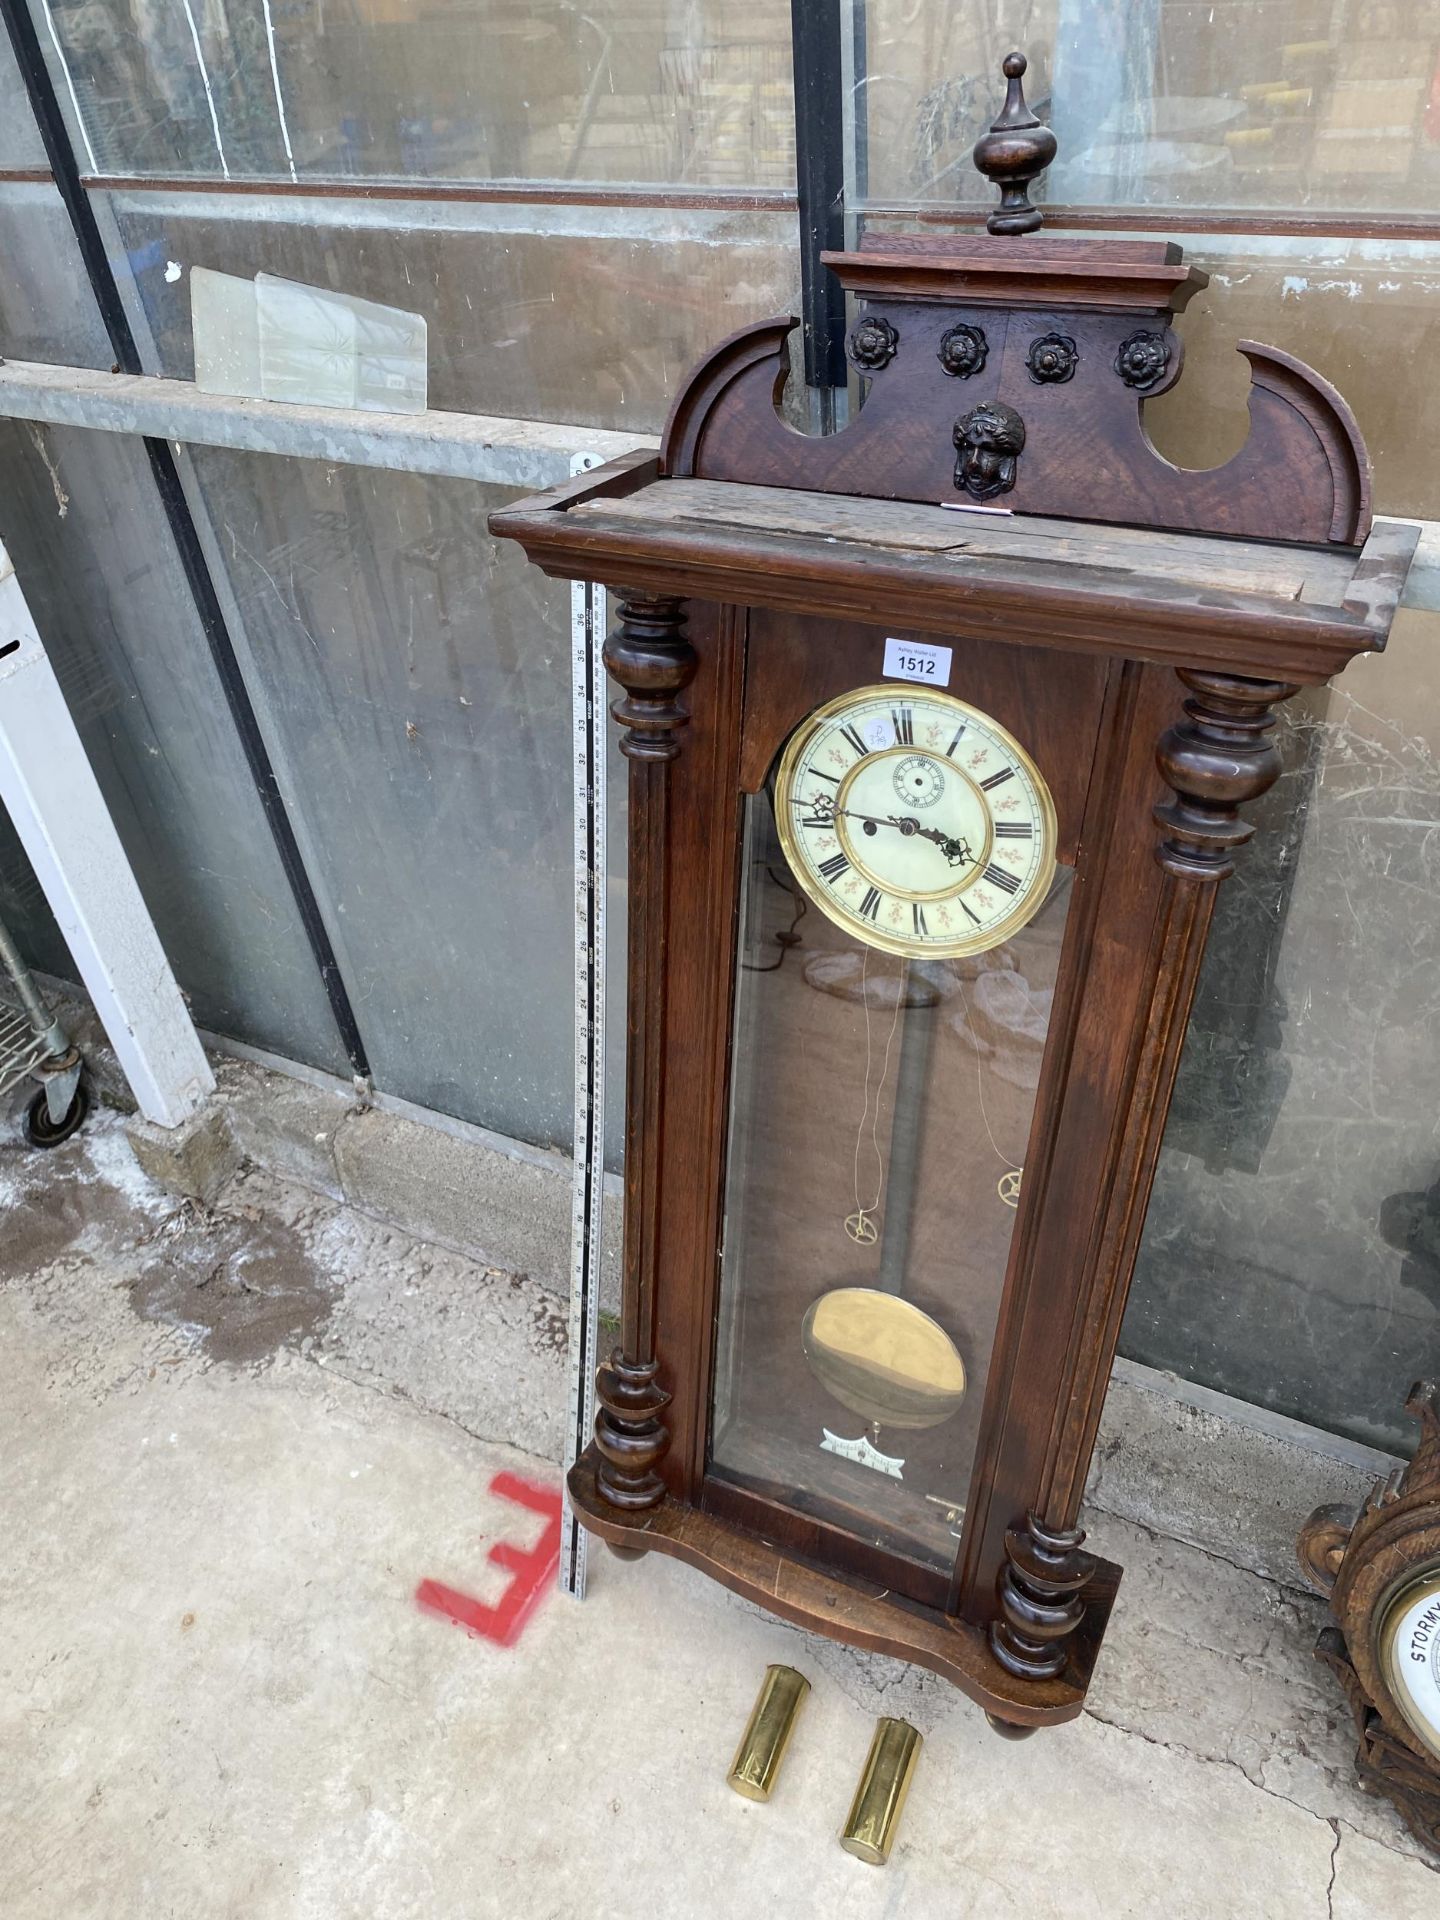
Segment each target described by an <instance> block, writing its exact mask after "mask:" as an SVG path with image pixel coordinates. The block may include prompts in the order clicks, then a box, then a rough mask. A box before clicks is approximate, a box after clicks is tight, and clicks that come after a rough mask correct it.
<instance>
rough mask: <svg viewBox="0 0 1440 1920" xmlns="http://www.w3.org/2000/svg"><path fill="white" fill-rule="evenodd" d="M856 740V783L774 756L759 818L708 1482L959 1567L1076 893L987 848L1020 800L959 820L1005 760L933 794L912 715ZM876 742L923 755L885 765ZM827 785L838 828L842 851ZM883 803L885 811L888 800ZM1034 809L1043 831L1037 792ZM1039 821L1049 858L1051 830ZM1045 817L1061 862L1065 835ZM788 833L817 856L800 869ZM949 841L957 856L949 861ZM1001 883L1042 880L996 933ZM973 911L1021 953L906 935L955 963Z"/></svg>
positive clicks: (933, 779)
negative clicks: (996, 877)
mask: <svg viewBox="0 0 1440 1920" xmlns="http://www.w3.org/2000/svg"><path fill="white" fill-rule="evenodd" d="M837 704H838V703H837ZM824 711H825V710H822V715H821V716H816V718H817V720H820V719H821V718H822V716H823V713H824ZM981 717H983V716H977V718H981ZM839 718H840V719H841V720H842V721H843V719H844V716H843V715H842V716H839ZM922 718H923V716H922ZM854 724H855V726H856V728H857V733H856V738H857V741H858V743H859V744H858V745H856V746H854V747H852V748H851V749H850V751H851V752H852V754H853V757H854V759H855V761H856V762H857V763H862V764H861V765H860V769H859V770H858V771H856V772H855V773H854V774H853V776H852V773H851V770H850V768H849V767H847V766H846V765H845V764H844V762H843V761H842V759H841V754H842V753H843V752H844V751H845V743H844V741H843V739H842V740H841V741H840V743H839V747H838V749H837V751H836V752H835V753H834V754H833V755H829V757H827V755H828V751H829V750H828V748H827V747H826V741H825V738H824V737H823V736H822V737H821V738H820V739H819V741H818V745H817V741H816V739H815V738H814V736H813V734H812V735H811V736H808V737H807V739H806V741H805V742H803V743H802V745H801V747H800V748H799V749H795V750H787V760H789V761H792V762H795V761H796V760H797V754H798V766H799V771H798V773H796V774H795V777H794V778H793V779H791V780H788V781H787V780H786V779H785V778H784V777H777V778H776V780H775V781H773V782H772V785H771V788H770V789H769V790H767V791H765V792H762V793H760V794H758V795H756V796H754V797H752V798H750V799H749V800H748V801H747V802H746V818H745V837H744V871H743V878H742V900H741V913H740V932H739V946H740V951H739V967H738V973H737V987H736V999H735V1017H734V1027H733V1040H732V1049H733V1057H732V1063H731V1111H730V1128H729V1153H728V1163H727V1174H726V1190H725V1209H724V1238H723V1243H722V1255H721V1279H720V1308H719V1324H718V1330H717V1331H718V1338H717V1346H716V1361H715V1375H714V1388H713V1400H712V1407H711V1426H710V1446H709V1467H708V1470H709V1473H710V1475H711V1476H712V1477H713V1478H718V1479H720V1480H722V1481H725V1482H728V1483H730V1484H731V1485H734V1486H738V1487H740V1488H743V1489H748V1490H750V1491H751V1492H753V1493H755V1494H757V1495H760V1496H763V1497H764V1498H765V1499H767V1500H771V1501H778V1502H780V1503H781V1504H783V1505H784V1506H786V1507H788V1508H789V1509H791V1510H793V1511H795V1512H796V1513H798V1514H802V1515H805V1516H807V1517H808V1518H810V1519H813V1520H816V1521H819V1522H821V1523H822V1524H827V1525H829V1526H833V1527H836V1528H839V1529H842V1530H843V1531H844V1532H846V1533H847V1534H849V1535H851V1536H853V1537H855V1538H857V1539H859V1540H860V1541H861V1542H863V1543H865V1544H866V1545H867V1546H874V1547H879V1548H882V1549H885V1550H887V1552H888V1553H889V1554H891V1555H899V1556H900V1557H901V1558H902V1559H904V1560H908V1561H911V1562H919V1563H921V1565H922V1566H923V1567H926V1568H931V1569H935V1570H948V1569H949V1567H950V1566H951V1565H952V1564H953V1562H954V1559H955V1555H956V1551H957V1543H958V1540H959V1537H960V1534H961V1531H962V1528H963V1524H964V1506H965V1500H966V1492H967V1487H968V1483H969V1479H970V1471H971V1466H972V1463H973V1459H974V1453H975V1446H976V1439H977V1435H978V1431H979V1421H980V1409H981V1403H982V1401H983V1398H984V1392H985V1383H986V1375H987V1368H988V1363H989V1355H990V1350H991V1346H992V1343H993V1339H994V1333H995V1325H996V1318H997V1314H998V1310H999V1302H1000V1296H1001V1291H1002V1288H1003V1284H1004V1278H1005V1270H1006V1263H1007V1260H1008V1256H1009V1251H1010V1241H1011V1236H1012V1233H1013V1231H1014V1227H1015V1222H1016V1219H1017V1204H1018V1199H1019V1192H1020V1188H1021V1184H1022V1179H1023V1163H1024V1158H1025V1151H1026V1145H1027V1140H1028V1135H1029V1130H1030V1122H1031V1116H1032V1113H1033V1110H1034V1104H1035V1094H1036V1087H1037V1083H1038V1079H1039V1072H1040V1061H1041V1055H1042V1052H1043V1049H1044V1045H1045V1037H1046V1032H1047V1028H1048V1024H1049V1015H1050V1005H1051V998H1052V994H1053V989H1054V984H1055V976H1056V969H1057V964H1058V960H1059V955H1060V947H1061V942H1062V938H1063V934H1064V927H1065V919H1066V909H1067V903H1068V897H1069V882H1070V875H1069V873H1068V871H1067V870H1066V869H1064V868H1059V869H1056V868H1055V867H1054V864H1053V858H1052V859H1050V860H1048V861H1047V862H1045V863H1044V865H1043V868H1041V869H1037V866H1036V855H1035V851H1034V848H1033V846H1032V845H1031V844H1030V842H1029V841H1028V840H1027V839H1026V838H1025V836H1024V835H1022V834H1021V833H1019V832H1018V831H1017V832H1015V833H1014V834H1013V836H1003V835H1002V837H1000V838H999V839H993V841H986V842H985V843H984V844H982V839H981V833H982V828H981V821H980V816H981V813H982V812H983V813H984V817H985V819H986V820H988V821H990V823H991V827H992V828H993V826H994V825H995V823H997V822H998V823H999V824H1001V825H1002V826H1003V825H1005V824H1007V823H1009V824H1011V825H1013V824H1014V823H1015V822H1018V821H1021V820H1024V819H1026V818H1029V817H1031V816H1030V814H1029V813H1027V811H1026V809H1027V807H1028V806H1029V804H1030V803H1029V802H1025V803H1024V804H1021V803H1020V802H1019V801H1018V800H1017V801H1016V802H1015V804H1014V806H1013V808H1012V810H1011V811H1010V812H1009V813H1006V814H1003V815H1002V814H1001V813H1000V812H999V811H998V810H992V809H991V808H990V807H989V805H988V804H987V805H986V806H985V807H983V808H982V807H980V805H979V803H974V802H972V799H971V793H972V790H973V791H976V792H979V793H980V794H981V795H982V796H986V795H987V790H986V786H985V782H986V781H987V780H989V781H990V782H991V786H990V789H989V793H990V794H994V793H997V792H999V791H1000V789H999V787H998V785H997V784H996V780H995V774H996V771H998V769H999V767H1000V766H1001V765H1002V764H1008V762H1006V761H1005V760H1004V756H1003V755H1002V756H1001V759H1000V760H998V761H997V759H995V758H994V757H993V753H992V757H991V758H989V759H986V758H984V757H983V756H984V754H985V752H986V748H985V746H984V745H983V743H982V744H981V746H980V748H979V751H978V752H975V753H973V754H972V757H973V758H974V760H975V766H974V768H973V769H967V766H966V763H965V762H964V761H962V760H961V759H960V758H959V756H958V753H957V756H956V759H955V762H954V764H953V765H952V763H951V762H950V761H948V760H946V759H944V757H943V754H942V752H941V751H940V750H939V749H935V750H934V751H933V752H932V753H931V755H930V758H931V759H932V761H933V762H934V766H933V769H932V768H931V767H928V766H926V765H924V764H923V762H924V760H925V758H926V755H925V752H924V747H925V732H924V728H923V726H920V727H919V728H918V731H917V724H918V723H917V721H916V719H915V718H914V717H913V716H912V717H911V718H910V719H909V720H906V719H905V717H904V716H896V717H895V718H894V720H893V722H892V721H889V720H886V721H884V722H881V721H879V720H875V719H873V717H872V720H871V721H870V722H869V723H867V722H866V720H865V719H864V716H861V717H860V719H859V720H858V721H856V722H855V723H854ZM867 724H868V725H869V726H870V731H869V732H867V731H866V727H867ZM885 725H891V726H892V728H893V729H894V730H897V731H898V733H899V734H900V735H902V736H903V735H906V734H907V733H908V735H909V737H908V738H905V737H900V738H897V739H895V740H887V737H886V736H885V733H884V727H885ZM944 732H945V733H946V735H947V738H945V739H944V740H942V741H941V746H942V747H943V746H946V745H949V739H948V733H949V728H948V726H947V727H946V728H945V729H944ZM935 738H937V739H939V738H940V730H938V729H937V730H936V731H935ZM1003 738H1005V739H1008V736H1003ZM974 739H975V736H974V735H973V734H972V736H971V740H972V742H973V741H974ZM1012 745H1013V743H1012ZM902 749H907V751H902ZM908 749H915V750H914V751H908ZM994 752H999V749H998V748H996V749H994ZM807 755H808V756H809V757H808V760H807V758H806V756H807ZM1021 758H1022V759H1023V758H1024V756H1023V755H1021ZM832 759H833V769H832V768H831V760H832ZM914 763H920V764H914ZM1025 764H1026V766H1028V765H1029V763H1028V761H1027V762H1026V763H1025ZM807 768H809V769H810V771H808V772H807ZM832 770H833V773H834V775H835V780H834V783H833V792H834V793H839V794H840V795H841V798H840V801H839V803H838V804H839V806H840V809H841V812H840V815H839V816H838V817H836V818H834V819H833V820H832V825H831V830H830V831H829V833H828V834H827V832H826V829H825V824H824V816H825V804H824V801H823V795H824V794H825V793H826V791H831V790H832V789H831V788H830V787H829V786H827V780H826V778H825V773H826V772H827V771H832ZM781 771H782V776H783V774H784V771H785V769H784V767H783V766H782V770H781ZM792 771H793V768H792ZM1020 772H1023V769H1019V768H1018V767H1017V780H1018V778H1019V774H1020ZM1030 772H1031V773H1032V774H1033V773H1034V769H1033V768H1031V769H1030ZM817 774H818V775H819V777H815V776H816V775H817ZM886 781H889V782H891V784H892V785H893V786H894V788H895V793H896V795H897V796H898V797H897V798H896V799H895V800H894V801H893V802H892V801H891V800H890V799H889V798H884V799H882V798H881V797H880V796H881V795H882V791H883V792H885V793H887V794H888V791H889V790H888V788H886V787H885V786H884V782H886ZM962 781H963V784H964V792H963V793H962V792H961V791H960V788H961V785H962ZM907 783H908V784H907ZM1034 784H1035V787H1036V789H1037V790H1038V793H1039V794H1040V795H1043V797H1044V802H1045V805H1047V806H1048V804H1049V802H1048V795H1047V794H1045V793H1044V787H1043V782H1042V781H1040V780H1039V778H1038V775H1036V777H1035V783H1034ZM937 787H945V788H946V789H947V792H948V795H949V797H948V799H947V798H945V797H943V796H942V797H940V798H938V799H937V798H936V797H935V789H936V788H937ZM817 795H818V796H822V803H821V808H820V813H819V815H817V814H816V811H815V809H814V807H813V805H812V801H813V799H814V798H815V797H816V796H817ZM907 795H908V796H909V797H908V798H907ZM867 796H868V797H867ZM1033 798H1034V796H1032V799H1033ZM852 799H854V800H855V802H856V804H854V805H849V804H848V802H849V801H850V800H852ZM987 799H988V796H987ZM932 801H933V804H932ZM836 804H837V803H836V802H835V800H834V799H833V798H832V801H831V803H830V810H831V813H832V815H833V814H834V809H835V806H836ZM1034 804H1035V807H1036V808H1038V807H1039V800H1038V799H1035V801H1034ZM947 806H948V807H949V809H950V815H951V816H953V820H951V819H950V818H949V816H947V821H945V822H942V827H941V829H940V830H938V831H937V832H936V833H935V834H933V835H931V837H930V840H929V842H928V844H927V842H926V841H925V839H924V837H923V836H922V835H920V833H919V831H918V829H914V828H911V827H909V826H907V825H906V822H907V821H908V820H910V819H911V818H912V817H913V818H914V819H916V820H918V821H919V822H920V823H921V824H922V825H924V824H927V823H928V822H929V821H931V820H932V819H940V818H941V816H942V815H944V814H945V810H946V807H947ZM781 808H784V809H786V812H785V813H784V814H783V815H782V819H781V820H780V821H779V822H777V817H776V816H777V810H778V809H781ZM966 809H969V812H967V811H966ZM847 815H848V816H850V818H849V819H848V821H847V819H846V816H847ZM972 816H973V817H972ZM1034 818H1035V820H1036V827H1035V833H1036V834H1037V835H1038V834H1039V833H1041V832H1043V831H1044V830H1045V823H1044V821H1043V820H1042V819H1041V817H1040V814H1039V813H1038V812H1036V813H1035V814H1034ZM817 819H818V820H819V824H818V825H816V824H811V825H809V826H806V825H805V824H804V823H805V822H811V823H814V822H816V821H817ZM866 820H871V821H874V822H875V823H876V824H875V825H874V827H873V828H871V827H867V826H866V824H865V822H866ZM1049 820H1050V826H1049V832H1050V835H1051V844H1052V846H1053V812H1052V813H1051V814H1050V816H1049ZM947 822H948V823H947ZM842 828H847V831H845V832H844V833H842V832H841V829H842ZM797 834H799V835H807V834H808V836H809V838H808V840H806V841H804V842H803V843H802V844H800V845H797ZM867 836H868V837H867ZM962 841H963V843H964V845H965V848H966V855H967V858H966V859H965V860H957V859H955V858H954V854H953V849H954V848H955V847H956V846H957V845H958V844H960V843H961V842H962ZM942 842H948V843H949V847H950V849H951V850H952V851H949V852H947V849H946V845H945V844H942ZM902 843H903V844H902ZM831 846H833V848H834V850H833V851H830V850H829V849H830V847H831ZM842 853H848V854H849V855H850V856H851V857H852V858H853V861H854V863H855V864H857V865H858V866H860V867H861V868H862V869H863V870H862V871H861V872H860V873H859V875H858V876H857V877H856V879H855V882H854V884H853V885H852V886H851V887H850V890H849V892H848V893H846V894H843V895H841V896H840V897H839V898H838V899H837V900H836V901H835V902H834V903H832V902H831V901H830V900H829V899H828V898H827V896H826V895H825V894H824V893H823V892H822V890H821V889H822V886H823V884H824V874H825V872H826V871H827V870H830V871H832V872H833V870H834V863H835V861H836V859H837V858H838V857H839V856H840V855H841V854H842ZM922 855H923V856H924V859H923V860H922ZM994 858H1000V859H1001V860H1002V863H1003V864H1002V866H1001V869H1000V871H1001V873H1002V876H1003V874H1004V873H1005V872H1008V871H1014V872H1016V873H1025V874H1031V875H1032V876H1033V877H1034V879H1035V884H1036V885H1037V887H1038V889H1039V893H1038V897H1037V898H1036V899H1035V900H1034V901H1032V903H1031V917H1029V918H1028V920H1026V921H1025V923H1024V924H1022V925H1018V926H1016V925H1014V919H1015V916H1014V915H1013V914H1009V912H1008V910H1009V904H1010V902H1011V900H1012V899H1013V897H1014V893H1015V892H1017V891H1018V888H1017V889H1014V890H1008V889H1007V888H1006V886H1005V885H1004V883H1003V877H1002V880H1001V882H1000V883H999V884H993V883H992V884H990V885H989V886H988V888H987V887H986V882H985V879H984V871H985V868H986V867H988V866H990V865H992V864H993V860H994ZM927 861H928V864H926V862H927ZM1026 861H1028V862H1029V864H1028V866H1027V865H1026ZM906 862H908V863H909V864H908V865H906V864H904V863H906ZM982 862H983V863H984V864H983V866H982ZM970 867H973V868H974V871H973V872H970V871H969V870H968V869H969V868H970ZM848 879H849V876H848V875H842V878H841V881H840V883H839V884H842V885H843V884H845V882H846V881H847V880H848ZM977 886H978V887H980V888H982V889H984V891H983V892H982V893H977V892H975V891H974V890H973V889H974V888H975V887H977ZM950 887H955V888H958V889H959V891H957V892H956V893H954V894H953V895H952V894H949V893H947V892H946V889H947V888H950ZM887 889H888V890H887ZM966 889H969V891H966ZM875 891H878V892H879V894H880V904H879V906H878V908H877V909H875V910H874V921H873V925H874V927H875V930H876V932H877V933H878V934H879V935H881V936H882V937H884V938H885V939H886V940H887V942H888V944H886V945H881V944H878V943H877V940H876V939H875V938H874V937H873V936H872V934H871V931H870V925H871V922H870V912H869V911H867V910H866V908H867V903H868V900H869V895H870V894H871V893H872V892H875ZM917 892H918V893H921V894H923V904H922V907H921V912H920V914H919V915H918V916H917V915H916V913H915V911H914V904H913V901H912V895H914V894H916V893H917ZM963 899H968V900H969V901H970V902H971V904H972V906H973V908H974V913H975V915H977V916H980V917H984V916H985V915H986V913H987V907H986V905H985V902H986V901H988V902H990V903H991V908H990V909H989V911H990V912H991V913H992V915H993V916H998V917H1000V919H1001V921H1002V922H1003V924H1006V925H1009V926H1010V927H1011V931H1009V932H1008V933H1005V934H1004V935H1003V937H1002V938H1001V939H1000V940H999V941H998V943H996V944H993V945H988V946H985V945H983V944H982V945H981V950H979V951H974V952H970V953H961V954H955V953H948V952H939V953H936V952H933V951H930V950H927V948H926V945H925V943H924V942H923V941H922V940H920V939H919V938H918V937H916V930H917V929H918V928H921V927H923V928H924V929H925V930H926V933H927V934H928V935H930V936H931V939H930V945H931V947H933V946H934V945H936V944H942V945H943V944H944V942H943V941H938V942H937V940H936V939H935V937H934V936H935V935H936V934H937V931H938V930H939V928H940V924H941V919H940V916H941V914H944V918H945V924H946V926H949V925H951V924H952V923H953V924H954V925H956V926H958V927H964V928H968V921H967V920H966V919H965V918H964V917H962V914H961V911H960V903H961V901H962V900H963ZM937 902H938V906H937ZM947 908H953V909H954V912H953V913H951V912H947V911H946V909H947ZM1007 915H1008V918H1006V916H1007ZM862 926H864V928H865V931H864V932H863V933H862V932H861V930H860V929H861V927H862ZM887 930H888V931H887ZM982 938H983V937H982ZM950 944H957V943H956V942H951V943H950ZM958 944H963V942H959V943H958ZM977 944H979V942H978V941H977ZM917 1597H918V1596H917Z"/></svg>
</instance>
